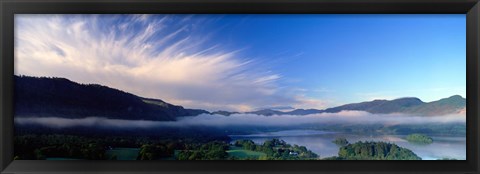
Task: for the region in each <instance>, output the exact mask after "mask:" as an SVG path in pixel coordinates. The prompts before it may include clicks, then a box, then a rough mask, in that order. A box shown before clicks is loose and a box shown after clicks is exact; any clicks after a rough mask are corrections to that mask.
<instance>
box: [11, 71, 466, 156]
mask: <svg viewBox="0 0 480 174" xmlns="http://www.w3.org/2000/svg"><path fill="white" fill-rule="evenodd" d="M15 89H16V93H15V102H16V103H15V106H16V112H15V113H16V116H15V128H16V136H15V159H46V160H68V159H97V160H98V159H105V160H221V159H224V160H321V159H324V160H333V159H335V160H419V159H422V158H427V159H445V158H448V159H450V158H451V159H464V158H465V154H464V153H463V152H462V149H464V147H465V136H464V135H465V124H464V123H462V122H461V121H459V122H446V123H443V122H438V121H435V119H440V120H441V119H443V117H444V116H434V115H433V114H434V113H449V114H454V115H453V116H451V115H447V116H448V117H449V118H451V117H458V118H456V119H457V120H462V119H464V117H465V115H463V116H462V115H461V114H458V113H457V112H459V111H461V110H462V109H463V108H464V107H465V99H464V98H462V97H460V96H452V97H449V98H444V99H441V100H439V101H434V102H429V103H424V102H421V101H420V100H419V99H416V98H400V99H396V100H375V101H370V102H363V103H354V104H347V105H342V106H339V107H334V108H328V109H324V110H314V109H310V110H308V111H307V110H303V109H296V110H293V111H288V112H285V111H274V110H270V111H268V110H262V111H255V112H248V113H240V112H238V113H233V112H232V113H230V114H226V111H222V112H208V111H206V110H201V109H187V108H184V107H182V106H176V105H172V104H169V103H167V102H164V101H163V100H159V99H150V98H142V97H138V96H136V95H133V94H130V93H127V92H123V91H120V90H117V89H114V88H110V87H107V86H102V85H92V84H79V83H75V82H73V81H70V80H68V79H65V78H47V77H28V76H15ZM71 94H77V95H71ZM45 99H48V100H45ZM440 106H442V107H440ZM380 108H383V109H380ZM429 108H441V110H432V109H429ZM344 109H346V110H344ZM344 112H347V113H349V114H357V115H356V118H357V119H364V121H365V122H364V123H362V124H355V125H351V123H352V122H350V121H348V119H350V118H351V116H350V117H348V116H343V115H342V113H344ZM398 112H401V114H398ZM85 115H88V117H85ZM411 115H417V116H415V117H412V116H411ZM380 117H381V118H380ZM239 118H245V119H250V120H251V121H255V119H256V118H260V119H266V120H269V119H272V120H277V121H278V120H280V121H281V120H282V119H284V120H286V121H294V120H298V122H299V123H298V124H293V123H292V124H288V125H282V124H280V123H276V122H275V121H272V123H271V124H272V125H268V126H263V125H262V124H255V123H252V124H248V123H243V122H242V120H239ZM411 118H413V119H420V120H422V121H421V123H422V124H417V123H409V121H408V119H411ZM212 119H218V120H221V121H222V122H224V123H223V124H224V125H218V124H213V123H209V122H205V121H207V120H210V121H213V120H212ZM230 119H231V121H230ZM312 119H318V120H317V121H314V122H311V120H312ZM322 119H325V120H327V121H325V122H322ZM334 119H338V120H334ZM369 119H377V120H378V119H385V120H382V121H372V122H368V120H369ZM402 120H405V121H404V123H399V124H388V125H387V124H383V123H382V122H385V123H387V122H402ZM183 124H188V125H189V126H182V125H183ZM275 124H278V125H275ZM432 137H434V138H432ZM444 145H449V146H453V147H458V148H451V149H450V148H449V149H445V148H442V146H444ZM372 150H374V151H372Z"/></svg>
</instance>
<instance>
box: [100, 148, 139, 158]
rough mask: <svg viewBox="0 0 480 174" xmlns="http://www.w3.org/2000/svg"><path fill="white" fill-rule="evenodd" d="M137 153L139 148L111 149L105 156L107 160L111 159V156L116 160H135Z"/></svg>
mask: <svg viewBox="0 0 480 174" xmlns="http://www.w3.org/2000/svg"><path fill="white" fill-rule="evenodd" d="M139 151H140V148H113V149H111V150H107V152H106V153H105V155H106V156H107V159H111V158H112V156H114V155H116V156H117V160H137V157H138V152H139Z"/></svg>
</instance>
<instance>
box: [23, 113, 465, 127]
mask: <svg viewBox="0 0 480 174" xmlns="http://www.w3.org/2000/svg"><path fill="white" fill-rule="evenodd" d="M465 121H466V118H465V115H464V114H459V115H445V116H411V115H403V114H371V113H368V112H363V111H342V112H339V113H321V114H311V115H303V116H299V115H274V116H262V115H254V114H233V115H230V116H223V115H209V114H202V115H199V116H193V117H180V118H178V120H177V121H146V120H119V119H107V118H102V117H85V118H79V119H69V118H60V117H42V118H37V117H17V118H15V123H16V124H19V125H29V124H34V125H44V126H48V127H53V128H66V127H75V126H92V127H122V128H152V127H181V126H296V125H305V124H338V123H341V124H355V125H359V124H384V125H398V124H428V123H440V124H441V123H465Z"/></svg>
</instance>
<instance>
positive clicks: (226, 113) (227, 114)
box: [212, 111, 240, 116]
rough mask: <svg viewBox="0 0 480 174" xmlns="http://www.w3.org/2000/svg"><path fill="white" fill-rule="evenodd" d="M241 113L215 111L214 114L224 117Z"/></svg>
mask: <svg viewBox="0 0 480 174" xmlns="http://www.w3.org/2000/svg"><path fill="white" fill-rule="evenodd" d="M239 113H240V112H229V111H215V112H212V114H217V115H223V116H230V115H232V114H239Z"/></svg>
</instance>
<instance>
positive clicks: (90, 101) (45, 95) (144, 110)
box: [14, 76, 209, 121]
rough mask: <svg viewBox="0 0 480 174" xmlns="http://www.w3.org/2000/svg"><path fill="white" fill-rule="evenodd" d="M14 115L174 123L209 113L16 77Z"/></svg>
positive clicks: (102, 88)
mask: <svg viewBox="0 0 480 174" xmlns="http://www.w3.org/2000/svg"><path fill="white" fill-rule="evenodd" d="M14 80H15V92H14V100H15V115H16V116H19V117H22V116H36V117H62V118H84V117H95V116H98V117H107V118H114V119H127V120H155V121H173V120H176V118H177V117H182V116H194V115H198V114H202V113H209V112H207V111H205V110H199V109H185V108H183V107H182V106H176V105H172V104H169V103H167V102H164V101H162V100H158V99H148V98H142V97H139V96H136V95H133V94H130V93H127V92H124V91H121V90H118V89H114V88H110V87H107V86H101V85H96V84H79V83H76V82H72V81H70V80H68V79H65V78H47V77H28V76H15V77H14Z"/></svg>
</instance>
